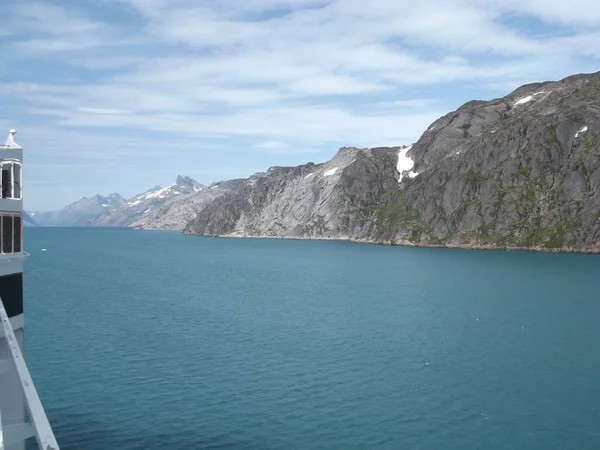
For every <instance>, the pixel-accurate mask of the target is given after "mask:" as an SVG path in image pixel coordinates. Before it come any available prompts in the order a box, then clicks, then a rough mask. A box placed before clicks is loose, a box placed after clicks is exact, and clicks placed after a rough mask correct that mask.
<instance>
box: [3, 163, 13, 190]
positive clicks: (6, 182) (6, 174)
mask: <svg viewBox="0 0 600 450" xmlns="http://www.w3.org/2000/svg"><path fill="white" fill-rule="evenodd" d="M7 166H8V164H2V198H10V197H11V195H12V192H11V189H10V186H11V184H12V183H11V179H10V175H11V170H10V169H5V167H7Z"/></svg>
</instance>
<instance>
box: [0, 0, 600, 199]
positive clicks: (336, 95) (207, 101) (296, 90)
mask: <svg viewBox="0 0 600 450" xmlns="http://www.w3.org/2000/svg"><path fill="white" fill-rule="evenodd" d="M2 4H3V6H2V26H1V27H0V102H1V105H2V110H1V113H0V130H5V131H6V132H7V131H8V129H9V128H12V127H14V128H17V130H18V133H17V136H16V138H17V139H16V140H17V142H18V143H19V144H20V145H22V146H23V147H24V148H25V173H24V174H25V178H24V183H25V189H26V190H25V191H24V192H25V195H26V197H25V201H26V207H27V209H41V210H47V209H55V208H59V207H62V206H64V205H65V204H67V203H69V202H71V201H74V200H76V199H78V198H80V197H82V196H84V195H85V196H91V195H94V194H96V193H101V194H108V193H110V192H115V191H116V192H119V193H121V194H122V195H124V196H131V195H133V194H135V193H137V192H141V191H144V190H145V189H147V188H149V187H152V186H154V185H156V184H161V185H168V184H170V183H172V182H173V181H174V179H175V177H176V176H177V175H178V174H182V175H189V176H191V177H193V178H195V179H197V180H198V181H200V182H203V183H209V182H212V181H217V180H220V179H229V178H234V177H241V176H247V175H249V174H251V173H253V172H256V171H259V170H263V169H265V168H267V167H269V166H271V165H296V164H301V163H304V162H307V161H314V162H321V161H325V160H327V159H329V158H330V157H331V156H332V155H333V154H334V153H335V151H336V150H337V148H339V147H340V146H343V145H352V146H359V147H371V146H381V145H400V144H410V143H412V142H414V141H416V140H417V139H418V138H419V136H420V135H421V133H422V132H423V131H424V130H425V129H426V128H427V127H428V125H429V124H430V123H431V122H433V120H435V119H436V118H438V117H439V116H441V115H443V114H445V113H447V112H449V111H450V110H453V109H455V108H457V107H458V106H460V105H461V104H462V103H464V102H466V101H469V100H471V99H484V100H485V99H492V98H495V97H499V96H503V95H505V94H507V93H509V92H510V91H511V90H513V89H514V88H516V87H518V86H519V85H521V84H524V83H529V82H533V81H545V80H553V79H559V78H562V77H564V76H567V75H570V74H574V73H580V72H594V71H597V70H600V46H598V44H597V43H598V42H600V4H599V3H598V2H597V0H571V1H569V2H566V1H564V0H528V1H527V2H523V1H522V0H488V1H483V0H420V1H419V2H414V1H405V0H371V1H369V2H366V1H365V0H38V1H29V0H8V4H7V0H4V1H3V2H2ZM2 133H4V131H2Z"/></svg>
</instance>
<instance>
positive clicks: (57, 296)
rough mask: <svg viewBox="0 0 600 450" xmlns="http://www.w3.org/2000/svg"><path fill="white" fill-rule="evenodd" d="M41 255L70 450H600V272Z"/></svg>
mask: <svg viewBox="0 0 600 450" xmlns="http://www.w3.org/2000/svg"><path fill="white" fill-rule="evenodd" d="M25 243H26V249H27V250H28V251H29V252H30V253H31V254H32V256H31V258H30V260H29V261H28V263H27V267H26V274H25V293H26V300H25V301H26V304H25V308H26V356H27V358H28V364H29V367H30V370H31V372H32V375H33V378H34V381H35V382H36V386H37V389H38V392H39V393H40V396H41V398H42V401H43V403H44V405H45V407H46V410H47V413H48V415H49V418H50V420H51V422H52V424H53V426H54V429H55V432H56V434H57V438H58V440H59V443H60V444H61V448H62V449H63V450H67V449H86V450H96V449H98V450H99V449H113V448H118V449H124V450H128V449H401V448H406V449H446V450H451V449H457V450H458V449H461V450H465V449H483V448H485V449H490V450H491V449H513V450H516V449H527V450H535V449H540V450H541V449H544V450H548V449H561V450H562V449H591V448H600V406H599V405H600V352H599V351H598V349H599V343H600V326H599V324H600V290H599V287H600V257H597V256H590V255H573V254H540V253H524V252H489V251H488V252H486V251H465V250H448V249H423V248H401V247H384V246H370V245H359V244H351V243H346V242H319V241H281V240H260V239H256V240H254V239H215V238H204V237H195V236H184V235H182V234H180V233H173V232H141V231H133V230H126V229H49V228H43V229H27V230H26V235H25ZM42 248H47V249H48V251H47V252H41V249H42Z"/></svg>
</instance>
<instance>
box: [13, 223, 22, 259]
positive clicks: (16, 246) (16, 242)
mask: <svg viewBox="0 0 600 450" xmlns="http://www.w3.org/2000/svg"><path fill="white" fill-rule="evenodd" d="M13 220H14V222H13V233H14V234H13V251H14V252H15V253H17V252H20V251H21V216H14V217H13Z"/></svg>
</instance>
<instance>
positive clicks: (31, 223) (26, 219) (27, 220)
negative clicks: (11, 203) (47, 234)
mask: <svg viewBox="0 0 600 450" xmlns="http://www.w3.org/2000/svg"><path fill="white" fill-rule="evenodd" d="M23 226H24V227H39V225H38V224H37V222H36V221H35V220H33V219H32V218H31V215H30V214H28V213H27V212H26V211H23Z"/></svg>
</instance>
